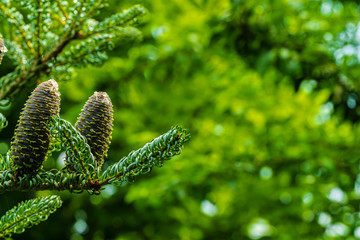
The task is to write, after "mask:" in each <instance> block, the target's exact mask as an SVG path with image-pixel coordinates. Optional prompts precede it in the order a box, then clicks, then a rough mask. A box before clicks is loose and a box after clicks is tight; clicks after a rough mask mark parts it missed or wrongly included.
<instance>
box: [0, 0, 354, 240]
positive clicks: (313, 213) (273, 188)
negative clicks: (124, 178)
mask: <svg viewBox="0 0 360 240" xmlns="http://www.w3.org/2000/svg"><path fill="white" fill-rule="evenodd" d="M137 3H140V4H143V5H144V6H145V7H146V8H147V9H148V10H149V14H148V15H147V16H146V17H145V18H144V19H143V21H142V25H141V26H139V28H140V30H141V31H143V34H144V39H143V41H142V42H138V43H127V44H124V43H121V44H120V43H119V44H118V45H117V47H115V49H114V50H112V51H111V52H110V53H109V60H108V61H107V62H106V63H105V64H104V65H103V66H101V67H89V68H86V69H80V70H76V72H75V75H74V78H73V79H72V80H71V81H61V79H57V80H58V82H59V85H60V91H61V94H62V105H61V108H62V109H61V116H62V118H64V119H66V120H69V121H71V122H72V123H75V121H76V118H77V116H78V114H79V112H80V110H81V108H82V105H83V104H84V102H85V101H86V100H87V99H88V97H89V96H90V95H92V93H93V92H94V91H106V92H107V93H108V94H109V96H110V97H111V99H112V102H113V105H114V118H115V120H114V121H115V124H114V132H113V140H112V144H111V146H110V150H109V157H108V162H107V164H110V163H112V161H113V162H114V161H117V160H119V159H120V158H121V157H122V156H124V155H127V153H129V152H130V151H131V150H133V149H137V148H139V147H142V146H143V145H144V144H145V143H146V142H149V141H150V140H151V139H152V138H155V137H157V136H159V135H160V134H162V133H164V132H166V131H167V130H168V129H170V127H171V126H172V125H175V124H180V125H182V126H184V127H185V128H187V129H189V131H190V133H191V135H192V139H191V141H190V142H189V143H188V144H187V145H186V146H185V148H184V151H183V153H182V154H181V155H180V156H178V157H176V158H175V159H173V160H171V161H169V162H167V163H166V164H165V165H164V167H163V168H154V169H153V171H152V173H151V174H148V175H144V176H141V177H138V178H137V179H136V181H135V182H134V183H130V184H127V185H125V186H123V187H114V186H108V187H107V188H106V189H105V190H104V191H103V193H102V194H101V195H100V196H91V195H89V194H87V193H82V194H69V193H66V192H65V193H58V192H53V193H52V192H30V193H14V192H6V193H5V194H1V195H0V214H3V213H4V212H5V211H6V210H8V209H10V208H11V207H13V206H14V205H16V204H17V203H18V202H19V201H21V200H25V199H29V198H31V197H34V196H41V195H48V194H59V195H60V196H61V197H62V199H63V200H64V204H63V207H62V208H61V209H59V210H58V211H57V212H56V213H54V214H53V215H51V216H50V218H49V220H48V221H46V222H44V223H41V224H40V225H38V226H36V227H33V228H32V229H29V230H27V231H26V232H25V233H24V234H22V235H18V236H14V239H38V240H41V239H72V240H82V239H92V240H101V239H109V240H110V239H114V240H125V239H154V240H157V239H159V240H160V239H161V240H162V239H182V240H190V239H264V240H265V239H279V240H287V239H289V240H291V239H309V240H310V239H311V240H313V239H348V240H355V239H360V210H359V209H360V174H359V170H360V161H359V156H360V149H359V144H360V126H359V124H358V122H359V114H360V107H359V95H358V93H359V90H360V81H359V78H360V67H359V60H360V3H357V1H346V0H344V1H335V0H323V1H321V0H318V1H301V0H259V1H242V0H232V1H228V0H224V1H216V0H173V1H166V0H152V1H150V0H145V1H121V3H120V2H119V1H116V0H111V1H109V5H110V7H109V8H106V9H105V10H104V11H103V12H102V13H101V14H100V15H99V16H98V17H99V18H104V17H106V16H108V15H109V14H111V13H115V12H119V11H121V10H122V9H124V8H126V7H130V6H132V5H133V4H137ZM5 62H6V58H5V59H4V61H3V65H4V64H5ZM31 90H32V89H28V90H26V91H24V92H22V93H21V94H20V95H18V98H17V100H16V102H14V103H13V104H12V108H11V109H10V110H8V111H6V112H4V114H5V115H6V117H7V118H8V120H9V121H10V124H9V127H7V128H6V129H4V130H3V132H2V133H1V136H0V153H5V152H6V151H7V149H8V147H9V142H10V138H11V136H12V135H13V131H14V128H15V124H16V121H17V119H18V117H19V112H20V109H21V107H22V106H23V104H24V102H25V100H26V98H27V96H28V95H29V93H30V91H31ZM57 157H58V156H54V157H53V159H49V160H48V161H47V163H46V166H45V167H46V168H52V167H57V163H56V162H57V160H56V158H57ZM105 167H106V164H105Z"/></svg>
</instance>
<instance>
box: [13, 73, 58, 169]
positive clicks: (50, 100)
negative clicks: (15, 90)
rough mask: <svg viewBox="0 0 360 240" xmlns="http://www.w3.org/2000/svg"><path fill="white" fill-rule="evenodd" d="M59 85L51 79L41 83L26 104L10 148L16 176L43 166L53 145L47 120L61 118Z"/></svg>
mask: <svg viewBox="0 0 360 240" xmlns="http://www.w3.org/2000/svg"><path fill="white" fill-rule="evenodd" d="M59 111H60V93H59V90H58V84H57V82H56V81H55V80H53V79H51V80H48V81H46V82H43V83H41V84H39V85H38V86H37V87H36V88H35V90H34V91H33V92H32V93H31V95H30V97H29V99H28V100H27V101H26V104H25V107H24V108H23V110H22V112H21V114H20V119H19V121H18V124H17V126H16V129H15V135H14V137H13V139H12V142H11V145H10V154H11V164H12V166H13V168H14V170H15V174H16V176H23V175H24V174H34V173H36V172H37V171H38V170H39V169H40V168H41V166H42V163H43V161H44V160H45V157H46V153H47V151H48V148H49V143H50V129H49V126H48V125H47V121H48V120H49V119H50V118H51V117H56V116H58V115H59Z"/></svg>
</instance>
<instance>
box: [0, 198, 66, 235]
mask: <svg viewBox="0 0 360 240" xmlns="http://www.w3.org/2000/svg"><path fill="white" fill-rule="evenodd" d="M61 204H62V201H61V200H60V198H59V197H58V196H55V195H52V196H47V197H39V198H35V199H32V200H27V201H24V202H21V203H19V205H18V206H17V207H14V208H12V209H10V210H9V211H7V212H6V213H5V215H4V216H2V217H1V219H0V238H4V237H10V236H11V235H12V234H14V233H22V232H24V231H25V229H26V228H30V227H32V226H33V225H37V224H39V223H40V222H41V221H45V220H47V218H48V217H49V215H50V214H51V213H53V212H55V211H56V209H57V208H59V207H61Z"/></svg>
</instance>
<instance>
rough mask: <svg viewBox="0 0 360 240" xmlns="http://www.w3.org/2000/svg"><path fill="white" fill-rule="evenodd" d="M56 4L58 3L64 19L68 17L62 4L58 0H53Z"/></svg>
mask: <svg viewBox="0 0 360 240" xmlns="http://www.w3.org/2000/svg"><path fill="white" fill-rule="evenodd" d="M55 2H56V4H57V5H58V8H59V10H60V11H61V13H62V14H63V16H64V17H65V19H66V20H67V19H69V15H68V14H67V12H66V11H65V9H64V7H63V6H62V4H61V2H60V1H59V0H55Z"/></svg>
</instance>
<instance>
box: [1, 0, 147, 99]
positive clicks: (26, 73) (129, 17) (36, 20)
mask: <svg viewBox="0 0 360 240" xmlns="http://www.w3.org/2000/svg"><path fill="white" fill-rule="evenodd" d="M37 3H38V4H37V6H36V8H34V6H33V5H31V4H29V3H26V2H24V3H21V4H20V5H21V6H23V7H25V8H27V9H26V10H29V11H31V14H30V15H31V16H30V18H29V19H28V21H30V23H29V24H25V22H24V20H23V19H24V17H23V16H22V13H21V12H19V11H15V10H12V9H10V10H11V11H10V10H9V9H8V8H7V6H5V4H4V3H3V2H1V1H0V10H2V15H3V17H4V19H5V18H6V19H9V20H10V22H11V23H12V25H14V26H15V27H16V29H17V30H18V31H16V32H15V36H14V38H12V37H11V35H13V34H14V33H13V32H9V33H8V37H6V35H5V33H3V34H4V39H6V40H7V42H8V44H9V46H11V51H12V52H11V53H9V56H10V55H11V59H14V60H16V61H15V62H17V63H18V67H17V68H16V71H14V72H12V73H9V74H8V75H5V76H4V77H2V78H1V79H0V86H1V87H0V101H2V100H4V99H7V98H9V97H11V96H12V95H13V94H14V93H15V92H17V91H19V90H21V89H22V88H23V87H24V86H25V85H27V84H28V83H30V82H32V81H33V80H35V79H38V78H39V77H40V75H42V74H45V75H48V74H53V73H55V74H63V75H64V76H65V77H66V78H68V77H69V74H68V71H66V73H67V74H66V75H65V70H63V68H59V66H64V65H66V68H69V67H79V66H86V65H87V64H94V63H96V64H101V63H103V62H104V61H105V59H106V50H108V49H111V48H112V46H113V40H114V39H121V38H127V39H138V38H140V37H141V33H140V32H139V31H138V30H137V29H136V28H134V27H131V25H132V24H134V23H136V22H137V19H138V18H139V16H140V15H142V14H144V13H145V10H141V11H140V10H139V11H138V12H137V14H134V11H133V10H131V9H130V10H129V11H124V12H123V13H122V15H121V16H122V17H123V18H124V19H126V21H123V24H125V23H126V28H123V29H121V28H119V26H120V25H119V24H115V25H113V27H111V26H110V25H107V27H105V28H104V29H100V28H99V27H101V26H105V25H106V24H105V23H104V24H102V22H100V23H98V24H97V26H98V28H97V29H96V30H95V29H94V28H93V27H92V26H91V25H89V23H90V22H96V21H95V20H93V19H89V17H91V16H92V15H94V14H95V13H97V12H96V11H97V10H99V9H100V8H102V7H103V6H104V4H103V3H104V1H103V0H99V1H79V2H78V3H76V4H74V5H73V6H71V7H69V8H64V7H63V6H62V4H61V3H62V2H61V1H60V0H57V1H55V2H46V1H42V0H37ZM10 4H11V3H9V5H10ZM135 8H136V9H140V8H142V7H139V6H137V7H135ZM54 9H57V10H58V11H59V12H60V14H63V15H64V17H65V18H66V19H67V20H66V22H64V21H63V20H62V19H61V17H60V16H57V15H56V13H54ZM142 9H143V8H142ZM68 11H70V12H71V13H68ZM75 12H77V14H75ZM135 12H136V11H135ZM45 13H46V14H45ZM13 15H14V16H13ZM114 16H116V15H114ZM110 18H111V17H110ZM114 18H115V19H117V18H118V17H114ZM87 20H91V21H88V22H89V23H88V22H86V21H87ZM54 21H60V22H61V25H59V24H56V23H55V24H54ZM106 21H108V20H106ZM64 24H65V25H64ZM25 27H26V28H25ZM99 33H101V34H99ZM31 34H35V37H34V38H32V41H30V40H29V41H28V39H30V37H29V36H30V35H31ZM47 38H48V41H45V40H46V39H47ZM11 39H12V40H11ZM88 39H91V40H90V41H93V42H91V44H88V43H85V42H86V41H87V40H88ZM74 40H80V41H79V42H80V43H79V45H78V46H79V47H75V48H74V47H72V48H71V49H70V50H67V51H65V52H64V49H66V47H67V46H68V45H69V44H70V43H71V42H73V41H74ZM24 43H25V45H26V46H23V45H24ZM93 43H94V44H95V45H93ZM34 45H35V47H36V49H35V48H34ZM77 50H81V52H77ZM29 51H30V53H29ZM86 52H87V53H88V54H87V55H86ZM81 56H84V60H83V61H81V59H80V62H79V61H78V62H77V60H78V58H76V57H81ZM74 57H75V58H74ZM73 60H74V61H73ZM72 61H73V62H72Z"/></svg>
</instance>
